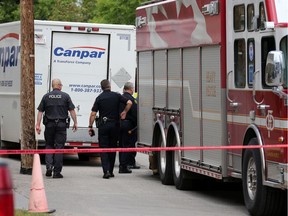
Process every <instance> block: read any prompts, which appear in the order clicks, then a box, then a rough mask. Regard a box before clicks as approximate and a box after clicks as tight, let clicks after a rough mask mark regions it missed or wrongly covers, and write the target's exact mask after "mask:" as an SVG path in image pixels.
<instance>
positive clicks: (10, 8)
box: [0, 0, 20, 23]
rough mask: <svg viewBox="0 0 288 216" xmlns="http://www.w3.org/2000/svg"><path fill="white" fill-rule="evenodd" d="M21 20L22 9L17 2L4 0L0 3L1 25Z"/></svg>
mask: <svg viewBox="0 0 288 216" xmlns="http://www.w3.org/2000/svg"><path fill="white" fill-rule="evenodd" d="M19 19H20V7H19V4H17V1H12V0H2V1H1V2H0V23H4V22H11V21H16V20H19Z"/></svg>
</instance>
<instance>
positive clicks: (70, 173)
mask: <svg viewBox="0 0 288 216" xmlns="http://www.w3.org/2000/svg"><path fill="white" fill-rule="evenodd" d="M0 160H4V161H6V162H7V163H8V165H9V167H10V171H11V173H12V179H13V184H14V199H15V208H16V209H25V210H27V209H28V205H29V196H30V187H31V180H32V176H31V175H22V174H19V171H20V160H19V159H17V158H16V159H15V158H14V159H13V158H12V159H11V158H0ZM137 163H138V164H139V165H140V166H141V169H139V170H133V173H132V174H119V173H118V162H117V163H116V165H115V170H114V174H115V178H110V179H103V178H102V175H103V173H102V168H101V164H100V160H99V158H98V159H97V158H96V159H95V158H92V160H91V161H89V162H79V161H78V158H77V156H76V155H66V156H65V160H64V167H63V171H62V174H63V175H64V178H63V179H52V178H48V177H46V176H45V165H44V163H42V166H41V169H42V175H43V181H44V185H45V189H44V190H45V191H44V192H45V194H46V197H47V203H48V208H49V209H50V210H51V209H56V212H55V213H53V214H51V215H53V216H90V215H91V216H112V215H113V216H114V215H117V216H146V215H147V216H148V215H149V216H154V215H155V216H162V215H163V216H164V215H165V216H174V215H195V216H211V215H213V216H218V215H219V216H220V215H221V216H226V215H227V216H231V215H233V216H242V215H248V213H247V210H246V208H245V206H244V204H243V197H242V193H241V189H239V187H238V186H236V188H234V186H233V187H231V188H230V189H229V188H228V189H227V187H226V186H225V189H224V188H223V186H221V185H222V184H221V185H219V187H220V188H218V189H216V190H215V189H213V188H215V186H213V188H212V187H211V188H209V186H208V188H209V189H207V190H205V189H204V190H200V191H179V190H176V189H175V187H174V186H166V185H162V184H161V183H160V181H159V179H158V177H157V176H155V175H153V174H152V172H151V171H150V170H149V169H148V165H149V164H148V156H147V155H144V154H141V153H139V154H138V155H137ZM216 187H218V186H217V185H216ZM210 189H211V190H210Z"/></svg>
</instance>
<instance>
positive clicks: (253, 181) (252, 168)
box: [246, 158, 257, 200]
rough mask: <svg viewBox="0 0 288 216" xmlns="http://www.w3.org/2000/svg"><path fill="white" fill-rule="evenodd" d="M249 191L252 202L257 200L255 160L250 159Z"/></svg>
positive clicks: (248, 166)
mask: <svg viewBox="0 0 288 216" xmlns="http://www.w3.org/2000/svg"><path fill="white" fill-rule="evenodd" d="M246 181H247V191H248V195H249V197H250V199H251V200H254V199H255V196H256V189H257V170H256V164H255V161H254V159H253V158H250V160H249V162H248V165H247V180H246Z"/></svg>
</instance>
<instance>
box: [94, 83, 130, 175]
mask: <svg viewBox="0 0 288 216" xmlns="http://www.w3.org/2000/svg"><path fill="white" fill-rule="evenodd" d="M101 88H102V90H103V92H102V93H101V94H100V95H99V96H98V97H97V98H96V100H95V102H94V105H93V107H92V111H91V114H90V118H89V134H90V136H91V135H93V133H94V130H93V122H94V121H95V118H96V114H97V112H98V111H99V120H98V123H96V124H98V139H99V146H100V148H116V147H117V141H118V136H119V119H120V118H121V119H125V118H126V113H127V112H128V111H129V109H130V108H131V106H132V102H131V101H130V100H128V99H127V98H125V97H123V96H122V95H121V94H119V93H116V92H113V91H111V85H110V82H109V81H108V80H102V81H101ZM120 103H123V104H125V109H124V110H123V112H122V113H121V114H120V116H119V110H120ZM100 157H101V164H102V168H103V172H104V175H103V178H105V179H109V178H110V177H114V174H113V170H114V164H115V157H116V152H104V153H101V154H100Z"/></svg>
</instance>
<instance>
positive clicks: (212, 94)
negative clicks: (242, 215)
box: [136, 0, 288, 215]
mask: <svg viewBox="0 0 288 216" xmlns="http://www.w3.org/2000/svg"><path fill="white" fill-rule="evenodd" d="M136 27H137V31H136V32H137V33H136V38H137V57H138V60H137V61H138V83H137V84H138V99H139V102H138V109H139V119H138V122H139V123H138V133H139V135H138V144H137V145H138V146H140V147H141V146H143V147H149V146H152V147H173V146H176V147H180V146H181V147H182V146H184V147H191V146H193V147H209V146H219V147H221V146H227V148H228V147H229V146H248V145H259V146H260V147H263V148H253V149H245V148H243V149H242V148H241V149H229V148H228V149H226V150H195V151H180V150H177V151H160V152H151V153H149V156H150V158H149V159H150V167H151V169H154V170H157V171H158V173H159V176H160V179H161V181H162V183H163V184H175V186H176V188H178V189H185V188H186V187H187V186H189V187H191V186H192V187H197V182H198V181H197V180H199V179H201V178H204V176H207V177H211V178H215V179H219V180H222V181H225V182H226V181H235V180H241V181H242V184H243V195H244V200H245V204H246V207H247V209H248V211H249V212H250V213H251V215H285V213H286V212H287V203H286V202H287V181H288V180H287V173H288V172H287V170H288V165H287V160H288V159H287V157H288V153H287V148H286V147H285V144H286V145H287V139H288V137H287V136H288V134H287V131H288V117H287V109H288V97H287V94H288V92H287V83H288V78H287V65H288V64H287V63H288V58H287V50H288V16H287V1H285V0H253V1H251V0H233V1H232V0H215V1H211V0H166V1H152V2H148V3H146V4H145V3H144V4H143V5H141V6H140V7H138V8H137V18H136ZM279 144H282V145H284V148H283V147H281V148H280V147H276V146H275V148H265V145H279ZM188 180H189V181H188Z"/></svg>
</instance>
